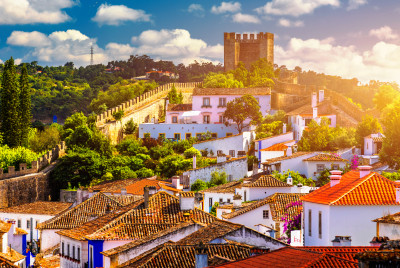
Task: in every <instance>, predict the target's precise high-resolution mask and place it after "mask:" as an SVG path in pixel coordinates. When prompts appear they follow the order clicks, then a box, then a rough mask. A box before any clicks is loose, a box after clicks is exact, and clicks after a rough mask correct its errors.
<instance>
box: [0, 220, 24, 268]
mask: <svg viewBox="0 0 400 268" xmlns="http://www.w3.org/2000/svg"><path fill="white" fill-rule="evenodd" d="M26 253H27V252H26V232H25V231H24V230H22V229H20V228H18V227H16V226H15V221H12V220H8V221H7V222H5V221H2V220H0V267H3V264H4V263H3V261H7V262H8V263H12V264H14V265H16V266H17V267H21V268H25V267H27V265H29V263H27V262H26V256H25V255H24V254H26ZM4 267H9V266H4Z"/></svg>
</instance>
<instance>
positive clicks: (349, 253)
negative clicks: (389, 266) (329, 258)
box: [296, 246, 379, 262]
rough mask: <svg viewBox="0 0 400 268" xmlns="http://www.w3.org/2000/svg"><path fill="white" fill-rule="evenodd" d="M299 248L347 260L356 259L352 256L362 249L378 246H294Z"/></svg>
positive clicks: (373, 249) (369, 249)
mask: <svg viewBox="0 0 400 268" xmlns="http://www.w3.org/2000/svg"><path fill="white" fill-rule="evenodd" d="M296 248H299V249H305V250H309V251H313V252H320V253H328V254H330V255H334V256H336V257H340V258H343V259H346V260H349V261H355V262H356V261H357V260H356V259H355V258H354V257H355V256H356V254H357V253H358V252H364V251H377V250H378V249H379V247H355V246H350V247H333V246H330V247H296Z"/></svg>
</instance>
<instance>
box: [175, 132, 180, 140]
mask: <svg viewBox="0 0 400 268" xmlns="http://www.w3.org/2000/svg"><path fill="white" fill-rule="evenodd" d="M174 140H176V141H180V140H181V133H174Z"/></svg>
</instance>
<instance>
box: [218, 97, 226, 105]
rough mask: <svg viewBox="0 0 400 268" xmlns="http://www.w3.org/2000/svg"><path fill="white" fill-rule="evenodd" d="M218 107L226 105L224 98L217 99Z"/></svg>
mask: <svg viewBox="0 0 400 268" xmlns="http://www.w3.org/2000/svg"><path fill="white" fill-rule="evenodd" d="M218 107H226V98H222V97H220V98H219V99H218Z"/></svg>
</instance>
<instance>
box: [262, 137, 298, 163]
mask: <svg viewBox="0 0 400 268" xmlns="http://www.w3.org/2000/svg"><path fill="white" fill-rule="evenodd" d="M290 140H293V132H287V133H285V134H282V135H277V136H273V137H269V138H265V139H260V140H255V141H254V142H255V144H254V145H255V152H254V155H255V156H256V157H257V158H258V159H261V151H260V150H261V149H265V148H268V147H271V146H272V145H274V144H277V143H281V142H285V141H290Z"/></svg>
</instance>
